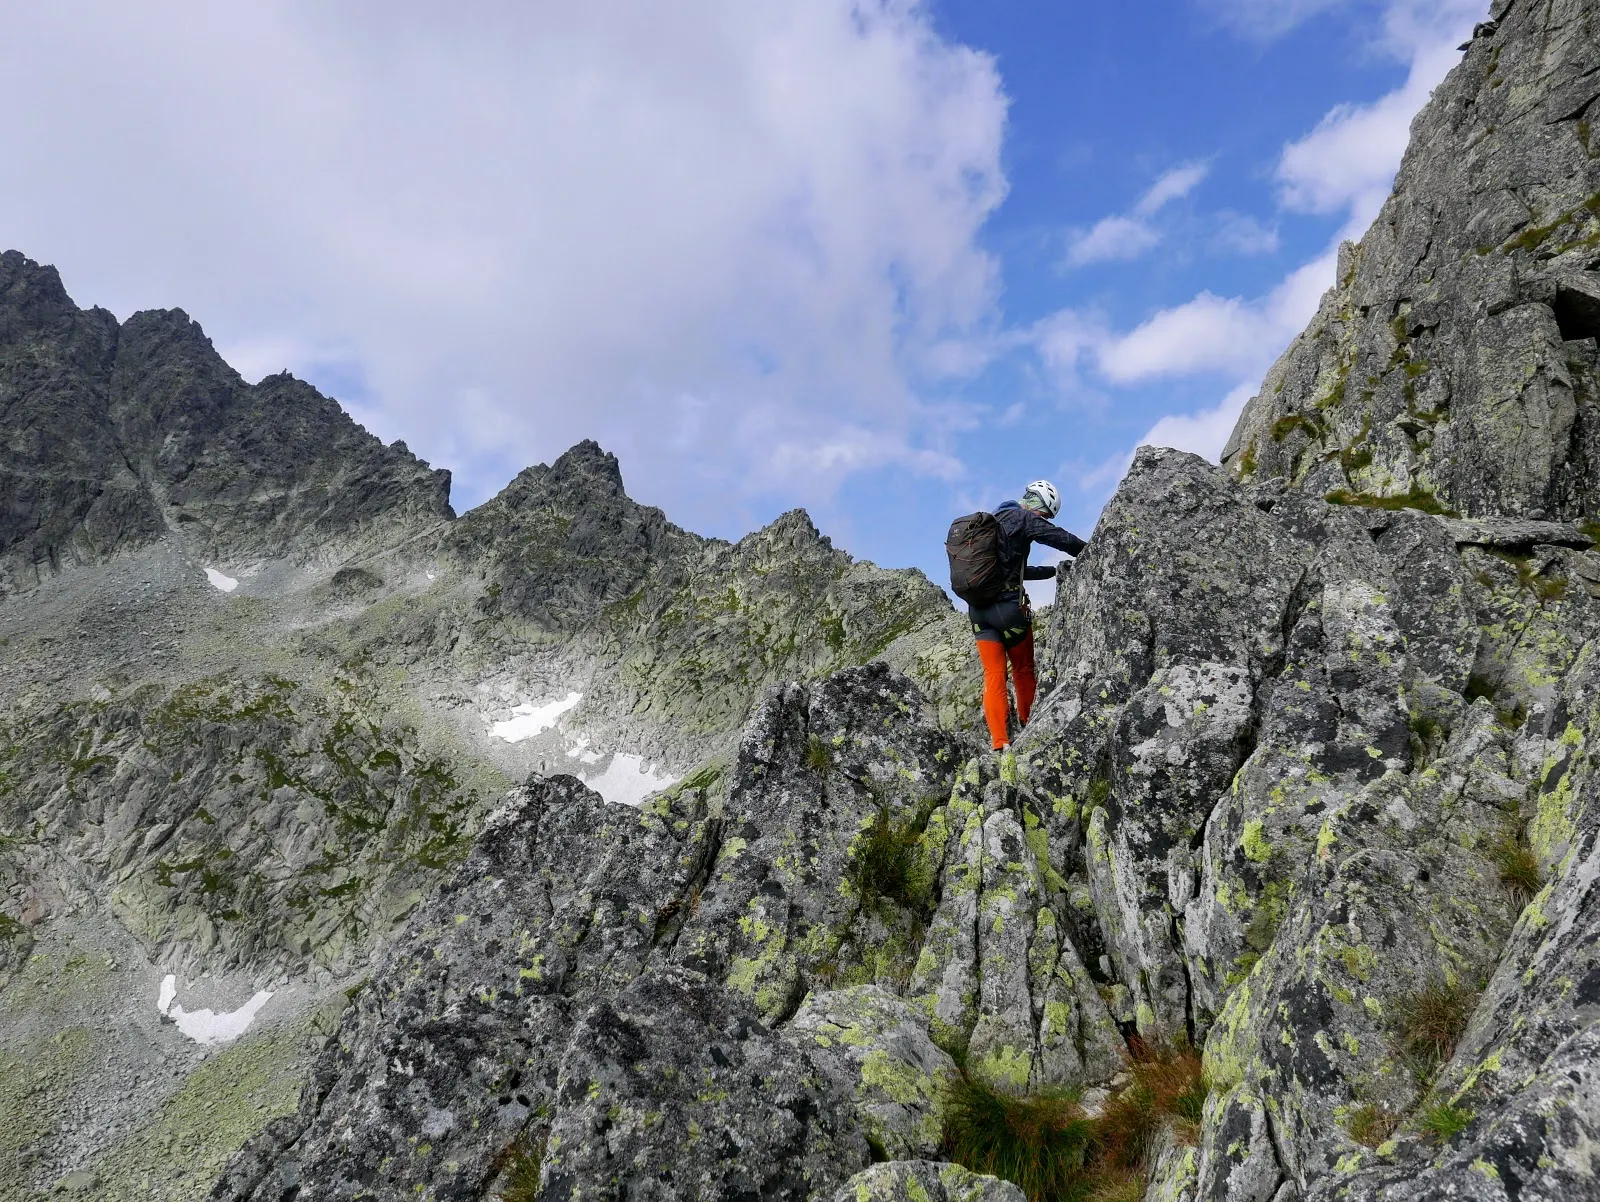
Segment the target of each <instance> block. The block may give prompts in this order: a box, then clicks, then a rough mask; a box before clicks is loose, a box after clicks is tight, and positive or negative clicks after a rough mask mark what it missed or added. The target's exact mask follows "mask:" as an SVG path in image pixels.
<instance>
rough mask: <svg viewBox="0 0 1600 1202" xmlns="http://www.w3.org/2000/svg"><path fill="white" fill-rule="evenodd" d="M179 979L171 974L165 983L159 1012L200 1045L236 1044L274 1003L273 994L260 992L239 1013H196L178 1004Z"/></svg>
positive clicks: (162, 985)
mask: <svg viewBox="0 0 1600 1202" xmlns="http://www.w3.org/2000/svg"><path fill="white" fill-rule="evenodd" d="M177 997H178V978H177V977H176V976H175V975H174V974H172V973H168V974H167V975H166V976H165V977H163V978H162V981H161V991H160V993H159V994H158V995H157V997H156V1009H157V1010H159V1011H160V1012H161V1013H162V1014H165V1015H166V1016H167V1017H168V1018H170V1019H171V1020H172V1021H173V1022H175V1023H177V1024H178V1030H180V1031H182V1032H183V1033H184V1034H185V1035H187V1036H188V1037H189V1038H190V1039H192V1040H194V1041H195V1042H196V1043H198V1044H207V1045H209V1044H218V1043H232V1042H233V1041H234V1040H235V1039H238V1038H239V1036H241V1035H243V1034H244V1033H245V1031H246V1030H247V1029H248V1028H249V1026H250V1023H251V1022H252V1021H253V1020H254V1019H255V1016H256V1014H257V1012H258V1011H259V1010H260V1009H261V1007H263V1006H265V1005H266V1004H267V1003H268V1002H269V1001H271V1000H272V994H271V993H270V992H269V991H268V990H265V989H262V990H259V991H258V992H257V993H256V995H255V996H254V997H252V998H251V999H250V1000H249V1001H248V1002H246V1003H245V1004H244V1005H242V1006H240V1007H239V1008H238V1009H237V1010H230V1011H228V1012H227V1013H225V1014H218V1013H217V1012H216V1011H214V1010H195V1011H193V1012H192V1013H191V1012H190V1011H188V1010H185V1009H184V1008H183V1007H182V1006H181V1005H179V1004H178V1001H177Z"/></svg>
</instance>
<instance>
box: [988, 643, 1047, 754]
mask: <svg viewBox="0 0 1600 1202" xmlns="http://www.w3.org/2000/svg"><path fill="white" fill-rule="evenodd" d="M978 658H979V659H980V660H982V661H983V718H984V721H985V722H987V723H988V724H989V738H990V739H991V740H992V741H993V743H994V746H995V748H996V749H998V748H1001V747H1005V746H1006V745H1007V744H1009V743H1010V742H1011V738H1010V736H1009V734H1008V733H1007V731H1006V718H1007V717H1008V716H1009V715H1010V712H1011V699H1010V698H1009V697H1007V696H1006V660H1007V659H1009V660H1010V661H1011V682H1012V684H1013V685H1015V686H1016V690H1017V721H1018V722H1019V723H1020V724H1021V725H1023V726H1026V725H1027V724H1028V715H1029V714H1030V713H1031V712H1032V711H1033V694H1034V691H1035V690H1036V689H1037V688H1038V685H1037V683H1036V681H1035V680H1034V675H1033V631H1031V630H1030V631H1028V633H1027V634H1026V635H1024V636H1023V637H1022V640H1021V641H1020V642H1018V643H1015V644H1014V645H1012V646H1010V647H1007V646H1006V645H1005V644H1003V643H1001V642H1000V641H999V640H998V639H979V640H978Z"/></svg>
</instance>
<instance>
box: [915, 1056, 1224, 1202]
mask: <svg viewBox="0 0 1600 1202" xmlns="http://www.w3.org/2000/svg"><path fill="white" fill-rule="evenodd" d="M1129 1075H1130V1077H1131V1080H1130V1081H1129V1083H1128V1085H1127V1086H1126V1087H1124V1088H1123V1089H1122V1091H1121V1092H1120V1093H1118V1094H1116V1095H1115V1096H1114V1097H1112V1098H1110V1099H1109V1100H1108V1101H1107V1102H1106V1104H1105V1107H1104V1109H1102V1111H1101V1112H1100V1115H1099V1116H1098V1117H1097V1118H1093V1119H1091V1118H1089V1117H1087V1116H1086V1115H1085V1114H1084V1113H1083V1110H1082V1108H1081V1107H1080V1106H1079V1105H1078V1101H1077V1095H1076V1093H1074V1092H1071V1091H1067V1090H1045V1091H1042V1092H1040V1093H1037V1094H1033V1095H1030V1096H1028V1097H1017V1096H1014V1095H1012V1094H1009V1093H1006V1092H1005V1091H1004V1090H1000V1089H996V1088H995V1087H994V1086H991V1085H989V1084H987V1083H985V1082H982V1081H975V1080H972V1079H970V1078H968V1077H966V1076H965V1075H963V1076H962V1077H961V1078H959V1079H958V1080H956V1081H955V1082H954V1083H952V1085H951V1087H950V1092H949V1094H948V1095H947V1099H946V1103H945V1107H944V1114H943V1119H944V1146H945V1154H946V1155H947V1156H949V1158H950V1159H951V1160H953V1161H955V1162H956V1163H958V1164H962V1165H965V1166H966V1167H967V1168H969V1169H972V1170H973V1171H974V1172H979V1173H988V1174H990V1175H992V1176H995V1177H1001V1178H1004V1179H1005V1180H1007V1181H1010V1182H1012V1183H1013V1184H1015V1185H1017V1186H1019V1187H1021V1189H1022V1191H1023V1193H1025V1194H1026V1195H1027V1196H1028V1199H1029V1202H1134V1200H1136V1199H1138V1198H1140V1197H1142V1196H1143V1193H1144V1189H1145V1185H1146V1183H1147V1181H1148V1178H1149V1170H1150V1165H1151V1160H1152V1158H1153V1157H1154V1156H1155V1154H1156V1152H1157V1151H1158V1149H1159V1146H1160V1140H1161V1134H1162V1131H1163V1130H1164V1129H1165V1128H1168V1127H1171V1128H1172V1129H1173V1130H1174V1133H1175V1134H1176V1136H1177V1138H1178V1139H1179V1140H1181V1141H1183V1142H1186V1143H1190V1144H1192V1143H1194V1142H1196V1141H1197V1140H1198V1138H1199V1134H1200V1119H1201V1116H1202V1114H1203V1112H1204V1110H1205V1104H1206V1095H1207V1093H1208V1091H1209V1090H1210V1085H1209V1083H1208V1082H1207V1081H1206V1079H1205V1075H1204V1073H1203V1072H1202V1071H1201V1065H1200V1057H1199V1055H1198V1054H1197V1053H1195V1052H1194V1051H1192V1050H1190V1049H1183V1050H1180V1051H1176V1052H1168V1053H1163V1054H1159V1055H1152V1054H1143V1055H1142V1056H1141V1058H1140V1059H1138V1060H1136V1061H1135V1062H1134V1063H1133V1065H1132V1066H1130V1073H1129Z"/></svg>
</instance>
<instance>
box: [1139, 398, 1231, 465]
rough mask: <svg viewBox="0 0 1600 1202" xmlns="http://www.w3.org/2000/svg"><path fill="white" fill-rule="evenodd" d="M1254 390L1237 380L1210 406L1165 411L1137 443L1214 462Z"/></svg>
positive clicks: (1219, 456) (1225, 444) (1218, 457)
mask: <svg viewBox="0 0 1600 1202" xmlns="http://www.w3.org/2000/svg"><path fill="white" fill-rule="evenodd" d="M1254 393H1255V387H1254V386H1253V385H1251V384H1240V385H1239V386H1238V387H1236V388H1234V390H1233V391H1232V392H1230V393H1228V395H1227V396H1225V397H1223V398H1222V400H1220V401H1218V402H1217V403H1216V404H1215V405H1213V406H1212V407H1211V408H1210V409H1202V410H1200V412H1198V413H1169V414H1168V415H1167V416H1165V417H1163V418H1162V419H1161V420H1160V421H1158V422H1156V424H1155V425H1153V426H1151V427H1150V429H1149V430H1147V431H1146V432H1145V436H1144V437H1143V438H1141V439H1140V440H1139V444H1138V445H1139V446H1141V447H1175V448H1176V449H1177V450H1180V451H1190V452H1193V453H1194V454H1196V455H1200V456H1202V457H1204V458H1206V459H1209V460H1211V461H1212V462H1213V463H1215V462H1217V461H1218V459H1220V458H1221V456H1222V448H1223V447H1225V446H1227V445H1228V435H1230V434H1232V433H1233V427H1234V424H1235V423H1236V422H1238V420H1239V414H1240V413H1242V412H1243V411H1244V407H1245V404H1246V402H1248V401H1249V400H1250V398H1251V396H1253V395H1254Z"/></svg>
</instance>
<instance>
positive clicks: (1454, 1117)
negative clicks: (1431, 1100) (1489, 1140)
mask: <svg viewBox="0 0 1600 1202" xmlns="http://www.w3.org/2000/svg"><path fill="white" fill-rule="evenodd" d="M1471 1123H1472V1112H1471V1111H1470V1110H1464V1109H1462V1108H1461V1107H1460V1106H1452V1105H1451V1104H1450V1103H1449V1102H1441V1103H1440V1104H1439V1105H1437V1106H1429V1107H1428V1108H1427V1109H1425V1110H1424V1111H1423V1112H1422V1117H1421V1118H1420V1119H1418V1120H1417V1127H1418V1129H1420V1130H1421V1131H1423V1132H1425V1133H1426V1134H1428V1135H1429V1136H1431V1137H1432V1138H1433V1139H1434V1140H1435V1141H1436V1142H1438V1143H1441V1144H1447V1143H1449V1142H1450V1141H1451V1140H1452V1139H1454V1138H1455V1137H1456V1136H1458V1135H1460V1134H1461V1133H1462V1132H1463V1131H1465V1130H1466V1129H1467V1128H1468V1126H1470V1125H1471Z"/></svg>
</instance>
